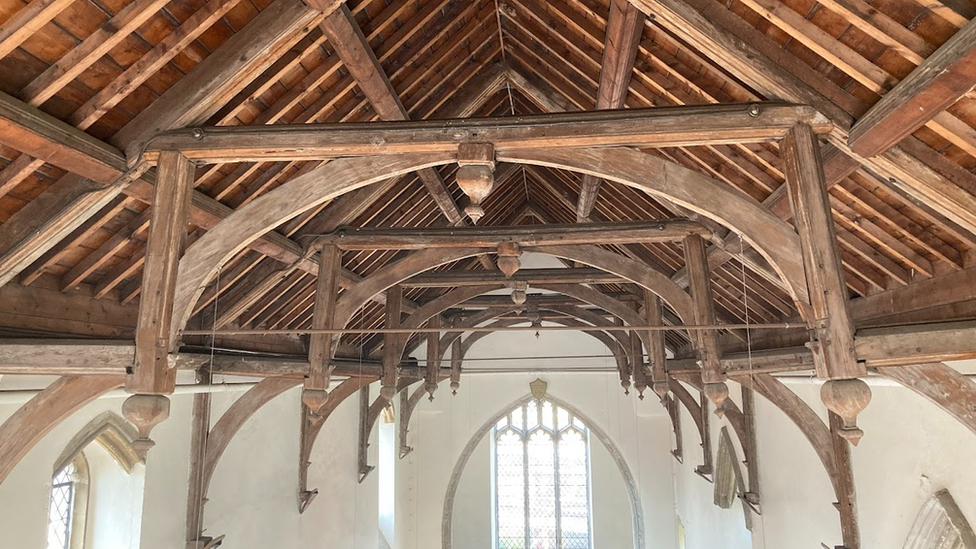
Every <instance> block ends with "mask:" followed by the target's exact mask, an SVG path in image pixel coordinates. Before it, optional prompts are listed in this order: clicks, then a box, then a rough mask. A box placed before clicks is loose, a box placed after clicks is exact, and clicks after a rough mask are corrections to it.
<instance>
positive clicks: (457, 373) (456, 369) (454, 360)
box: [451, 337, 461, 395]
mask: <svg viewBox="0 0 976 549" xmlns="http://www.w3.org/2000/svg"><path fill="white" fill-rule="evenodd" d="M459 388H461V338H460V337H457V338H455V340H454V342H453V343H451V394H452V395H456V394H457V391H458V389H459Z"/></svg>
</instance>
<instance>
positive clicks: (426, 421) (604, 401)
mask: <svg viewBox="0 0 976 549" xmlns="http://www.w3.org/2000/svg"><path fill="white" fill-rule="evenodd" d="M423 354H424V350H423V348H420V349H418V350H417V351H416V353H415V356H423ZM606 354H607V350H606V348H605V347H604V346H603V345H602V344H601V343H600V342H599V341H597V340H595V339H593V338H591V337H588V336H586V335H582V334H579V333H571V332H544V333H542V335H541V336H540V338H538V339H536V338H535V337H534V335H533V334H531V333H507V334H494V335H491V336H488V337H486V338H484V339H482V340H481V341H479V342H478V343H477V344H475V345H474V346H473V347H472V349H471V350H470V351H469V353H468V355H467V357H466V359H470V358H475V359H478V358H493V357H499V356H519V355H521V356H529V357H532V356H552V355H564V356H574V355H606ZM599 360H600V361H602V364H601V365H603V366H610V367H612V366H613V361H612V359H611V358H609V357H607V358H603V359H599ZM524 363H525V364H534V362H533V360H532V359H531V358H530V359H527V360H526V361H525V362H524ZM466 364H468V365H472V366H473V367H474V365H477V366H476V367H478V368H483V367H488V365H489V364H493V363H491V362H486V361H482V362H479V361H477V360H473V361H469V362H467V363H466ZM494 364H497V365H498V367H499V368H504V367H511V366H513V365H514V366H520V365H521V362H517V363H514V364H512V363H508V362H506V363H494ZM536 378H542V379H544V380H546V381H548V383H549V388H548V390H549V394H550V395H552V396H553V397H555V398H557V399H560V400H562V401H565V402H567V403H568V404H570V405H572V406H574V407H575V408H577V409H578V410H579V411H580V412H582V414H584V415H585V416H587V418H588V419H589V421H590V423H591V425H592V426H595V427H599V428H600V429H602V430H603V431H604V432H606V434H607V435H608V436H609V437H610V438H611V439H612V440H613V442H614V443H615V444H616V446H617V448H618V450H619V451H620V453H621V454H622V456H623V458H624V460H625V461H626V463H627V464H628V466H629V469H630V472H631V474H632V475H633V477H634V479H635V481H636V482H637V484H638V486H639V490H640V495H641V501H642V505H643V510H644V519H645V523H644V530H645V532H646V535H647V539H648V540H649V542H648V544H647V547H653V548H664V549H670V548H672V547H674V546H675V524H674V519H673V517H674V511H673V509H674V503H673V494H672V479H671V471H670V468H669V465H668V460H669V459H671V458H670V454H669V449H670V446H669V430H670V428H669V422H668V419H667V416H666V413H665V412H664V409H663V408H662V407H661V406H660V405H659V404H658V403H657V402H656V401H655V400H654V399H652V398H648V399H646V400H645V401H643V402H641V401H638V400H637V398H636V395H634V394H632V395H630V396H625V395H624V394H623V391H622V390H621V389H620V386H619V382H618V380H617V378H616V374H613V373H571V374H567V373H561V374H553V375H546V374H545V373H538V372H531V373H494V374H490V375H480V374H473V375H469V376H465V377H464V378H463V380H462V385H461V389H460V390H459V392H458V394H457V396H455V397H451V396H450V393H449V390H448V389H447V384H446V383H443V384H442V387H441V388H440V390H439V391H438V392H437V398H436V399H435V400H434V402H433V403H429V402H427V401H426V400H424V401H422V402H421V403H420V405H419V406H418V407H417V409H416V411H415V412H414V417H413V420H412V421H411V426H410V427H411V429H410V435H409V444H410V446H413V447H414V448H415V450H414V452H413V453H411V454H410V455H409V456H407V458H405V459H403V460H400V470H399V471H398V478H400V479H402V480H400V481H399V482H402V483H405V486H403V488H402V493H405V494H406V498H405V499H406V500H407V504H406V505H404V506H403V508H402V509H401V510H400V511H398V517H397V530H398V536H397V538H398V543H400V545H398V546H397V549H420V548H423V549H427V548H438V547H440V546H441V518H442V513H443V502H444V497H445V494H446V491H447V488H448V483H449V480H450V477H451V474H452V471H453V468H454V465H455V463H456V461H457V458H458V457H459V456H460V454H461V452H462V451H463V449H464V447H465V445H466V444H467V443H468V441H469V440H471V438H472V436H473V435H474V433H475V431H477V430H478V429H479V428H480V427H481V426H482V425H483V424H484V423H485V422H486V421H488V420H489V419H490V418H491V417H492V416H493V415H495V414H496V413H498V412H500V411H502V410H503V409H504V408H507V407H509V406H510V405H511V404H512V403H513V402H515V401H516V400H518V399H519V398H521V397H523V396H525V395H527V394H528V393H529V383H530V382H531V381H532V380H534V379H536ZM476 462H477V459H475V460H472V461H471V462H469V465H468V467H477V465H473V464H474V463H476ZM482 466H483V468H484V469H485V470H487V463H482ZM465 482H466V481H465ZM472 482H473V481H472ZM479 482H480V483H481V484H483V483H484V480H481V481H479ZM609 508H612V506H609ZM604 512H606V510H605V511H604ZM594 514H595V515H599V514H600V511H599V509H598V510H596V511H595V512H594ZM472 527H473V528H474V526H472ZM476 528H477V530H478V531H480V532H484V531H485V527H484V524H479V525H477V526H476ZM487 531H488V532H490V525H489V527H488V530H487ZM632 533H633V529H632V528H627V529H626V530H625V531H624V534H623V535H624V536H625V537H626V543H631V541H632ZM482 535H483V534H482ZM454 539H455V540H456V543H460V541H459V540H460V539H461V538H460V536H459V534H458V533H455V535H454ZM470 543H480V541H479V540H472V539H470V538H464V545H463V546H464V547H468V546H469V544H470ZM608 543H609V542H608ZM623 543H624V542H622V541H619V540H618V541H616V542H614V543H613V544H612V545H610V546H615V547H622V546H626V545H624V544H623ZM458 547H460V545H458Z"/></svg>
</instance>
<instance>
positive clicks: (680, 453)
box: [664, 394, 685, 463]
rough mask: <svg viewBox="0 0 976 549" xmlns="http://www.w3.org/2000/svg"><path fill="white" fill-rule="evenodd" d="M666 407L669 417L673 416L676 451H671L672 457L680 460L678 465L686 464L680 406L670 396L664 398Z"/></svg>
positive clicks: (672, 427)
mask: <svg viewBox="0 0 976 549" xmlns="http://www.w3.org/2000/svg"><path fill="white" fill-rule="evenodd" d="M664 407H665V408H667V410H668V415H670V416H671V429H672V430H673V431H674V450H671V455H672V456H674V459H676V460H678V463H684V460H685V457H684V440H683V439H682V435H681V409H680V408H679V406H678V401H677V400H675V399H674V397H672V396H671V395H668V394H665V396H664Z"/></svg>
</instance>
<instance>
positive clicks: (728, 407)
mask: <svg viewBox="0 0 976 549" xmlns="http://www.w3.org/2000/svg"><path fill="white" fill-rule="evenodd" d="M682 379H683V380H684V381H685V382H686V383H688V384H689V385H691V386H692V387H694V388H695V389H697V390H698V391H699V392H701V391H702V389H703V388H704V384H703V383H702V380H701V375H697V374H696V375H689V376H686V377H684V378H682ZM722 410H723V412H724V413H725V419H727V420H729V424H730V425H732V430H733V431H735V436H736V438H738V439H739V447H741V448H742V459H743V461H745V462H746V463H748V462H749V460H750V459H752V457H753V456H752V453H751V452H750V446H749V445H748V444H746V437H747V436H748V434H747V433H746V424H745V416H744V415H743V414H742V410H739V405H738V404H736V403H735V402H734V401H733V400H732V399H726V400H725V403H724V404H723V405H722ZM699 411H700V409H699Z"/></svg>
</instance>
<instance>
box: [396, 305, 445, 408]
mask: <svg viewBox="0 0 976 549" xmlns="http://www.w3.org/2000/svg"><path fill="white" fill-rule="evenodd" d="M427 327H428V328H440V327H441V315H439V314H438V315H434V316H432V317H431V318H430V320H428V321H427ZM440 369H441V334H440V333H429V334H427V371H426V374H427V375H426V376H424V390H425V391H427V394H428V395H430V396H429V397H428V398H429V399H430V401H431V402H433V401H434V392H435V391H437V376H438V374H439V373H440ZM404 394H406V393H404Z"/></svg>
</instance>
